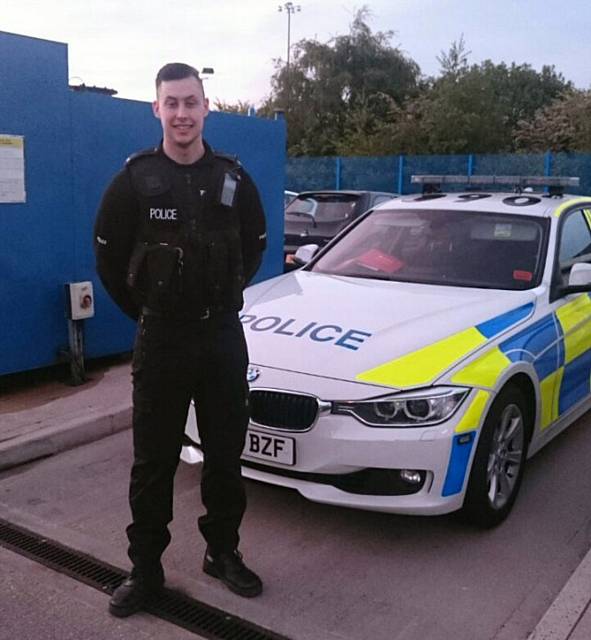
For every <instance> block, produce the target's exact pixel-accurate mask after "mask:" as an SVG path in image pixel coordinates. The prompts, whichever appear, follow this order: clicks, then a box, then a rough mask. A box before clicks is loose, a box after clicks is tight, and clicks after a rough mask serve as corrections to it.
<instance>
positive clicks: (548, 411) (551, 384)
mask: <svg viewBox="0 0 591 640" xmlns="http://www.w3.org/2000/svg"><path fill="white" fill-rule="evenodd" d="M563 374H564V367H560V369H558V370H557V371H554V373H551V374H550V375H549V376H546V377H545V378H544V379H543V380H542V381H541V382H540V395H541V399H542V411H541V415H540V428H541V429H545V428H546V427H548V426H550V425H551V424H552V423H553V422H554V421H555V420H558V395H559V394H560V385H561V383H562V376H563Z"/></svg>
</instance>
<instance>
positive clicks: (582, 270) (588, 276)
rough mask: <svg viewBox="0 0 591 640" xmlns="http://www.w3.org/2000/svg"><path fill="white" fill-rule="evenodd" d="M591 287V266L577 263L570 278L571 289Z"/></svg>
mask: <svg viewBox="0 0 591 640" xmlns="http://www.w3.org/2000/svg"><path fill="white" fill-rule="evenodd" d="M584 285H590V286H591V264H588V263H587V262H577V263H576V264H573V268H572V269H571V270H570V275H569V277H568V286H569V287H580V286H584Z"/></svg>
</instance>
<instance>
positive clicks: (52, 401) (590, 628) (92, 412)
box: [0, 354, 591, 640]
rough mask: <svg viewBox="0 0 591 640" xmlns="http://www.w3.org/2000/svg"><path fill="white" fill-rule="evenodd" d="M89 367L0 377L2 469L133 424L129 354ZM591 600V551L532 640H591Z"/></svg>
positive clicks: (9, 565)
mask: <svg viewBox="0 0 591 640" xmlns="http://www.w3.org/2000/svg"><path fill="white" fill-rule="evenodd" d="M86 371H87V378H88V380H87V382H86V383H84V384H83V385H79V386H71V385H69V384H68V370H67V368H65V367H55V368H51V369H45V370H39V371H35V372H28V373H24V374H16V375H11V376H3V377H0V471H2V470H4V471H5V470H10V469H16V468H17V467H19V466H20V465H25V464H26V463H28V462H31V461H34V460H38V459H41V458H46V457H49V456H53V455H55V454H57V453H59V452H61V451H65V450H68V449H72V448H74V447H78V446H79V445H82V444H85V443H89V442H92V441H95V440H99V439H101V438H104V437H106V436H109V435H112V434H115V433H117V432H119V431H122V430H124V429H128V428H129V427H130V423H131V375H130V356H129V354H124V355H121V356H115V357H111V358H102V359H97V360H95V361H91V362H89V363H87V369H86ZM0 556H1V557H2V558H4V557H5V556H7V552H5V551H2V550H1V549H0ZM9 560H10V561H9ZM19 562H21V561H16V560H14V559H10V558H8V560H7V561H6V562H4V560H3V566H5V567H7V568H8V569H10V570H13V571H14V572H16V569H15V567H16V565H17V564H18V563H19ZM23 562H24V561H23ZM42 573H43V572H42ZM43 575H44V576H45V575H46V574H45V573H43ZM45 579H46V580H47V578H45ZM57 580H58V582H57V583H56V584H61V582H60V581H62V580H63V578H59V579H57ZM17 586H18V585H17ZM31 594H32V592H31ZM31 594H30V595H31ZM31 597H32V595H31ZM590 605H591V551H590V552H588V553H587V554H586V555H585V556H584V557H583V558H582V560H581V562H580V564H579V565H578V567H577V568H576V569H575V570H574V572H573V573H572V575H571V576H570V578H569V579H568V581H567V582H566V584H565V585H564V587H563V588H562V590H561V591H560V592H559V593H558V595H557V597H556V598H555V599H554V601H553V602H552V603H551V605H550V606H549V608H548V609H547V611H546V613H545V614H544V615H543V616H542V618H541V619H540V620H539V622H538V623H537V625H536V627H535V629H534V630H533V632H532V633H531V635H530V636H529V640H589V638H591V606H590ZM0 611H2V607H0ZM0 637H1V634H0ZM12 637H14V636H12ZM48 637H49V636H48ZM89 637H90V636H89ZM121 637H123V632H122V636H121ZM146 637H147V636H146Z"/></svg>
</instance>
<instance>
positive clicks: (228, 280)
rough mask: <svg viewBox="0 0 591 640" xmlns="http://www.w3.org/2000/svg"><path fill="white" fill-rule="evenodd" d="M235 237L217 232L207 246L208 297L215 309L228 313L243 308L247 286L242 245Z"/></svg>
mask: <svg viewBox="0 0 591 640" xmlns="http://www.w3.org/2000/svg"><path fill="white" fill-rule="evenodd" d="M234 235H235V234H232V233H230V232H225V233H224V232H218V233H213V234H211V235H210V239H209V242H208V243H207V291H208V293H209V295H208V298H209V300H210V302H211V304H212V306H214V307H217V308H223V309H228V310H230V309H239V308H240V307H241V306H242V289H243V287H244V277H243V274H242V255H241V254H242V252H241V246H240V241H239V238H238V237H236V238H234ZM212 236H213V237H212Z"/></svg>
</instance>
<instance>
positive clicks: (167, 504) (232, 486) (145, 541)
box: [94, 63, 265, 617]
mask: <svg viewBox="0 0 591 640" xmlns="http://www.w3.org/2000/svg"><path fill="white" fill-rule="evenodd" d="M153 111H154V115H155V116H156V117H157V118H159V119H160V122H161V125H162V131H163V139H162V143H161V144H160V146H159V147H157V148H155V149H149V150H147V151H142V152H139V153H137V154H135V155H133V156H132V157H131V158H129V159H128V161H127V163H126V165H125V168H124V169H123V170H122V171H121V172H119V173H118V174H117V175H116V176H115V178H114V179H113V181H112V182H111V184H110V185H109V187H108V188H107V190H106V192H105V194H104V196H103V199H102V202H101V204H100V209H99V212H98V216H97V220H96V224H95V234H94V235H95V252H96V258H97V270H98V273H99V276H100V278H101V281H102V282H103V285H104V286H105V288H106V290H107V291H108V293H109V294H110V295H111V297H112V298H113V300H114V301H115V302H116V303H117V304H118V305H119V307H120V308H121V309H122V310H123V311H124V312H125V313H127V314H128V315H129V316H130V317H132V318H134V319H137V320H138V331H137V335H136V343H135V347H134V357H133V365H132V371H133V445H134V461H133V467H132V471H131V482H130V489H129V501H130V506H131V512H132V523H131V524H130V525H129V526H128V527H127V536H128V539H129V557H130V559H131V561H132V565H133V569H132V571H131V575H130V577H129V578H128V579H127V580H126V581H125V582H124V583H123V584H122V585H121V586H120V587H119V588H118V589H116V590H115V592H114V594H113V596H112V598H111V601H110V605H109V609H110V611H111V613H112V614H113V615H116V616H120V617H124V616H128V615H130V614H132V613H134V612H136V611H138V610H139V609H141V608H142V607H143V606H144V604H145V603H146V601H147V600H149V599H150V598H152V597H154V596H155V595H157V594H158V593H159V592H160V590H161V588H162V586H163V583H164V572H163V569H162V564H161V559H160V558H161V555H162V553H163V551H164V549H165V548H166V546H167V545H168V543H169V541H170V534H169V531H168V524H169V523H170V521H171V520H172V499H173V478H174V474H175V471H176V467H177V464H178V460H179V455H180V451H181V445H182V439H183V434H184V426H185V422H186V419H187V413H188V410H189V406H190V403H191V399H193V400H194V402H195V410H196V414H197V422H198V427H199V434H200V439H201V444H202V448H203V453H204V463H203V469H202V477H201V497H202V501H203V504H204V506H205V510H206V513H205V514H204V515H202V516H201V517H200V518H199V520H198V524H199V529H200V531H201V533H202V535H203V536H204V538H205V540H206V542H207V549H206V553H205V557H204V560H203V570H204V571H205V572H206V573H207V574H209V575H210V576H213V577H215V578H218V579H220V580H221V581H222V582H223V583H224V584H226V585H227V586H228V587H229V588H230V589H231V590H232V591H234V592H235V593H237V594H239V595H242V596H256V595H258V594H259V593H260V592H261V590H262V583H261V580H260V579H259V577H258V576H257V575H256V574H255V573H254V572H253V571H251V570H250V569H248V568H247V567H246V566H245V564H244V562H243V561H242V556H241V554H240V552H239V551H238V542H239V535H238V529H239V526H240V522H241V520H242V516H243V514H244V510H245V507H246V497H245V490H244V486H243V482H242V478H241V470H240V455H241V452H242V449H243V446H244V440H245V436H246V428H247V424H248V385H247V382H246V368H247V363H248V355H247V350H246V343H245V340H244V333H243V330H242V325H241V323H240V321H239V318H238V311H239V310H240V308H241V307H242V303H243V300H242V291H243V288H244V286H245V285H246V284H247V283H248V281H249V280H250V279H251V278H252V276H253V275H254V274H255V272H256V270H257V269H258V267H259V264H260V261H261V257H262V252H263V250H264V248H265V218H264V213H263V210H262V207H261V203H260V199H259V195H258V192H257V189H256V187H255V185H254V184H253V182H252V180H251V178H250V177H249V175H248V174H247V173H246V171H245V170H244V169H243V168H242V166H241V165H240V164H239V162H238V161H237V160H236V159H234V158H233V157H229V156H225V155H221V154H217V153H214V152H213V151H212V149H211V148H210V147H209V145H208V144H207V143H206V142H205V140H204V139H203V137H202V132H203V125H204V120H205V117H206V116H207V114H208V111H209V103H208V100H207V98H206V97H205V95H204V90H203V84H202V81H201V80H200V78H199V74H198V72H197V71H196V70H195V69H194V68H193V67H190V66H188V65H186V64H181V63H172V64H167V65H165V66H164V67H163V68H162V69H160V71H159V72H158V75H157V77H156V100H155V102H154V103H153Z"/></svg>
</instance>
